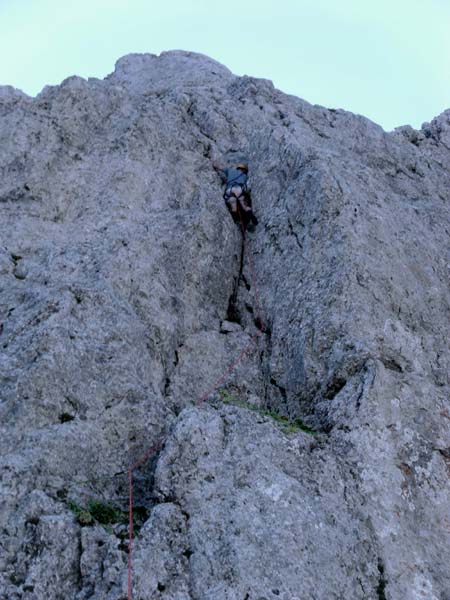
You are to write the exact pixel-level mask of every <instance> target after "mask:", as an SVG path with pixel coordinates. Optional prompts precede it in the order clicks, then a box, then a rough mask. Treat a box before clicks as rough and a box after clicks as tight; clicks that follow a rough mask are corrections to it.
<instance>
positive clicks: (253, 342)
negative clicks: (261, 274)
mask: <svg viewBox="0 0 450 600" xmlns="http://www.w3.org/2000/svg"><path fill="white" fill-rule="evenodd" d="M238 211H239V219H240V223H241V229H242V257H243V256H244V251H245V241H246V227H245V224H244V219H243V218H242V213H241V207H240V205H239V203H238ZM248 264H249V271H250V278H251V280H252V285H253V289H254V292H255V303H256V311H257V323H258V330H257V331H256V333H255V334H254V335H253V336H252V337H251V339H250V342H249V343H248V344H247V345H246V346H245V347H244V348H243V349H242V350H241V352H240V353H239V355H238V356H237V358H236V360H235V361H234V362H233V363H232V364H231V365H230V366H229V367H228V368H227V369H226V371H225V372H224V373H223V375H222V376H221V377H220V378H219V379H218V380H217V381H216V382H215V383H214V385H212V386H211V387H210V388H209V389H208V390H207V391H206V392H205V393H204V394H203V395H202V396H201V397H200V398H199V399H198V400H196V402H195V406H200V405H201V404H203V403H204V402H205V401H206V400H207V398H208V397H209V396H210V395H211V394H212V393H213V392H214V391H215V390H217V389H218V388H219V387H220V386H221V385H222V384H223V383H224V382H225V381H226V379H227V377H228V376H229V375H230V374H231V373H232V372H233V371H234V370H235V369H236V367H237V366H238V364H239V363H240V362H241V361H242V360H243V358H244V356H246V355H247V354H248V353H249V352H250V349H251V348H252V347H253V346H254V345H256V340H257V339H258V338H259V337H260V336H261V335H262V333H263V332H264V330H265V327H264V322H263V318H262V309H261V303H260V297H259V291H258V286H257V283H256V276H255V269H254V266H253V260H252V257H251V254H250V253H248ZM242 265H243V261H242V260H241V269H240V276H241V275H242ZM237 285H239V279H238V282H237ZM163 443H164V442H163V440H162V439H161V440H159V441H158V442H155V444H153V445H152V446H150V448H148V449H147V450H146V451H145V453H144V454H143V455H142V456H141V457H140V458H139V459H138V460H137V461H136V462H134V463H133V464H132V465H131V467H130V468H129V470H128V486H129V496H128V497H129V504H128V531H129V537H128V600H132V597H133V590H132V574H133V558H132V554H133V553H132V546H133V472H134V471H135V470H136V469H138V468H139V467H140V466H141V465H142V463H144V462H145V461H146V460H147V459H148V458H149V457H150V456H151V455H152V454H154V453H156V452H157V451H158V450H160V449H161V448H162V446H163Z"/></svg>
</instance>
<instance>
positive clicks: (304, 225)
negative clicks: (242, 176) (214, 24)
mask: <svg viewBox="0 0 450 600" xmlns="http://www.w3.org/2000/svg"><path fill="white" fill-rule="evenodd" d="M0 141H1V143H0V168H1V179H0V235H1V247H0V252H1V253H0V322H1V325H0V394H1V404H0V423H1V436H0V449H1V476H2V480H1V488H0V494H1V496H0V507H1V508H0V598H2V599H3V598H4V599H8V600H14V599H24V600H41V599H44V598H45V599H55V600H59V599H61V600H63V599H64V600H68V599H73V600H85V599H87V598H95V599H105V600H124V599H125V598H127V560H128V541H127V540H128V538H127V531H128V525H127V511H128V469H129V467H130V465H131V464H133V462H135V461H137V460H139V459H140V457H142V456H143V454H144V453H145V452H146V450H147V449H148V448H150V447H151V446H152V445H153V444H156V447H157V451H156V452H154V453H152V454H150V456H149V458H148V459H146V460H144V461H143V462H142V464H141V465H140V467H139V468H138V469H136V470H135V472H134V490H133V491H134V516H135V537H134V549H133V598H135V599H136V600H137V599H141V600H156V599H161V600H194V599H195V600H271V599H280V600H281V599H282V600H294V599H301V600H306V599H308V600H325V599H326V600H331V599H336V600H341V599H344V598H345V599H347V598H348V599H350V598H351V599H352V600H358V599H367V600H382V599H387V600H404V599H408V600H410V599H411V600H414V599H416V600H419V599H422V598H426V599H427V600H449V598H450V516H449V506H450V488H449V476H450V400H449V393H448V386H449V372H450V369H449V367H450V350H449V343H448V340H449V339H450V331H449V329H450V284H449V270H450V243H449V242H450V208H449V206H450V204H449V203H450V111H446V112H444V113H443V114H442V115H440V116H439V117H437V118H435V119H434V120H433V121H431V123H427V124H424V126H423V127H422V129H421V131H416V130H413V129H412V128H410V127H409V126H406V127H400V128H398V129H396V130H395V131H394V132H391V133H386V132H384V131H383V130H382V129H381V127H379V126H377V125H376V124H374V123H372V122H371V121H369V120H368V119H366V118H364V117H361V116H356V115H353V114H351V113H348V112H346V111H344V110H329V109H326V108H323V107H320V106H312V105H310V104H308V103H307V102H305V101H304V100H300V99H298V98H295V97H293V96H288V95H285V94H283V93H282V92H280V91H278V90H276V89H274V87H273V85H272V84H271V82H269V81H266V80H261V79H254V78H252V77H236V76H234V75H233V74H232V73H231V72H230V71H229V70H228V69H226V68H225V67H223V66H222V65H220V64H218V63H216V62H215V61H213V60H211V59H209V58H207V57H204V56H201V55H198V54H193V53H188V52H180V51H177V52H167V53H163V54H161V56H159V57H156V56H154V55H130V56H127V57H124V58H122V59H121V60H119V61H118V63H117V65H116V69H115V71H114V73H112V74H111V75H109V76H108V77H106V79H104V80H97V79H89V80H87V81H86V80H84V79H81V78H79V77H70V78H69V79H67V80H65V81H64V82H63V83H62V84H61V85H60V86H55V87H46V88H45V89H44V90H43V91H42V92H41V93H40V94H39V95H38V96H37V97H36V98H29V97H27V96H26V95H24V94H22V93H21V92H19V91H17V90H14V89H12V88H10V87H3V88H0ZM241 157H245V158H246V159H247V160H248V161H249V165H250V173H251V187H252V195H253V202H254V205H255V210H256V213H257V215H258V217H259V220H260V225H259V226H258V228H257V230H256V232H254V233H251V234H248V236H247V240H246V245H245V254H244V259H243V262H242V264H241V233H240V230H239V229H238V228H237V227H236V226H235V225H234V224H233V222H232V220H231V219H230V218H229V216H228V214H227V212H226V208H225V206H224V204H223V201H222V199H221V188H220V181H219V179H218V177H217V175H216V174H215V172H214V171H213V169H212V168H211V160H212V159H219V160H222V161H224V162H226V161H234V160H236V159H238V158H241ZM249 259H251V263H250V262H249ZM250 265H253V269H254V274H253V275H254V277H253V275H252V273H251V272H250ZM241 269H242V275H241V276H240V277H239V273H240V270H241ZM255 281H256V282H257V289H255ZM259 303H260V307H261V308H260V310H261V312H262V315H263V319H264V327H263V328H262V329H261V323H260V322H259V320H258V318H257V316H258V314H257V313H258V310H259V309H258V306H259ZM255 335H257V339H256V342H255V344H254V347H253V349H252V350H251V351H249V352H248V353H245V354H244V355H243V360H241V361H240V362H239V363H238V364H237V366H236V368H235V369H234V371H232V372H230V373H229V374H228V375H227V377H226V378H225V379H224V380H223V381H222V383H221V386H220V389H218V390H216V391H215V392H214V393H212V394H211V395H210V396H209V397H208V399H207V400H206V401H205V402H204V403H201V404H199V403H198V400H199V398H201V397H202V395H203V394H205V392H207V390H208V389H210V388H211V386H213V385H214V384H215V383H216V382H217V381H219V380H220V379H221V377H222V375H223V373H224V372H225V371H226V369H228V368H229V367H230V365H232V364H233V362H234V361H235V359H236V357H237V356H239V354H240V353H241V352H242V350H243V349H244V348H245V347H246V346H248V344H249V343H250V342H251V339H252V338H253V337H254V336H255Z"/></svg>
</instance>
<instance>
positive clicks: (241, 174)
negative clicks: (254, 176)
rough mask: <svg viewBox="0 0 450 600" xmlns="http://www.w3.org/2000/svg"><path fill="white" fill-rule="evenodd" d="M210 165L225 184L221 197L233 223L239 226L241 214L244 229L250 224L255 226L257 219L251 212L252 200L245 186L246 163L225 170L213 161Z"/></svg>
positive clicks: (246, 175)
mask: <svg viewBox="0 0 450 600" xmlns="http://www.w3.org/2000/svg"><path fill="white" fill-rule="evenodd" d="M212 164H213V167H214V169H215V170H216V171H217V173H218V174H219V176H220V178H221V179H222V182H223V183H225V184H226V185H225V191H224V194H223V197H224V200H225V204H226V205H227V208H228V210H229V211H230V214H231V216H232V218H233V221H234V222H235V223H239V224H240V218H239V216H240V213H241V214H242V217H243V224H244V226H245V227H247V225H248V224H249V223H250V222H251V224H252V226H255V225H257V224H258V219H257V218H256V217H255V215H254V213H253V210H252V200H251V196H250V190H249V188H248V185H247V177H248V165H247V163H245V162H240V163H238V164H237V165H236V167H226V168H223V167H221V166H220V165H219V164H218V163H216V162H215V161H213V163H212Z"/></svg>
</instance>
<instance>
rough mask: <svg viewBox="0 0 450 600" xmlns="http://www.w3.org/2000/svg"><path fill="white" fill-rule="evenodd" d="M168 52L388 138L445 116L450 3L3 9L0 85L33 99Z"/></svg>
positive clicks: (304, 0)
mask: <svg viewBox="0 0 450 600" xmlns="http://www.w3.org/2000/svg"><path fill="white" fill-rule="evenodd" d="M174 49H182V50H190V51H195V52H201V53H203V54H206V55H208V56H210V57H211V58H214V59H216V60H218V61H219V62H221V63H223V64H225V65H226V66H227V67H228V68H229V69H231V71H233V72H234V73H236V74H237V75H244V74H247V75H252V76H254V77H264V78H266V79H271V80H272V81H273V82H274V84H275V85H276V87H278V88H279V89H281V90H282V91H284V92H287V93H290V94H294V95H296V96H299V97H301V98H304V99H305V100H307V101H308V102H311V103H313V104H321V105H323V106H327V107H330V108H344V109H346V110H350V111H352V112H355V113H359V114H363V115H365V116H366V117H369V118H370V119H372V120H373V121H375V122H377V123H379V124H380V125H382V126H383V127H384V128H385V129H386V130H391V129H393V128H394V127H397V126H399V125H403V124H406V123H409V124H410V125H412V126H413V127H416V128H419V127H420V126H421V124H422V123H423V122H425V121H429V120H431V119H432V118H433V117H435V116H437V115H438V114H439V113H441V112H442V111H443V110H445V109H446V108H450V0H259V1H256V0H251V1H249V2H244V1H242V2H238V1H237V0H229V1H228V2H220V3H216V2H213V1H212V0H195V1H193V2H192V3H189V2H187V1H186V0H163V1H161V2H155V1H152V0H120V1H119V0H77V1H76V2H71V3H70V4H69V2H67V1H66V2H64V0H0V57H1V58H0V84H4V85H7V84H9V85H13V86H15V87H17V88H20V89H21V90H23V91H24V92H26V93H27V94H30V95H33V96H34V95H36V94H37V93H38V92H39V91H40V90H41V89H42V88H43V87H44V85H46V84H57V83H60V82H61V81H62V80H63V79H65V78H66V77H68V76H70V75H80V76H82V77H104V76H105V75H107V74H108V73H110V72H111V71H112V70H113V69H114V63H115V61H116V60H117V59H118V58H119V57H120V56H123V55H124V54H128V53H130V52H151V53H153V54H159V53H160V52H162V51H164V50H174Z"/></svg>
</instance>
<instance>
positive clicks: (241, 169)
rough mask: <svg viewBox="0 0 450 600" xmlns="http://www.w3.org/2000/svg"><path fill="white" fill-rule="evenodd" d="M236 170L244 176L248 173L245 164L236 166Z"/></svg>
mask: <svg viewBox="0 0 450 600" xmlns="http://www.w3.org/2000/svg"><path fill="white" fill-rule="evenodd" d="M236 169H239V171H243V172H244V173H245V174H247V173H248V165H247V164H246V163H239V164H238V165H236Z"/></svg>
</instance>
